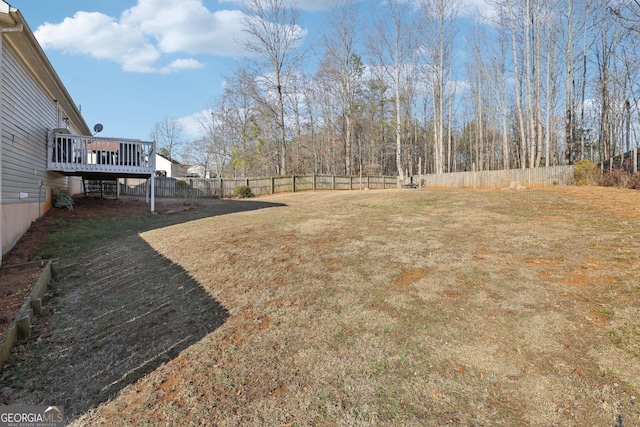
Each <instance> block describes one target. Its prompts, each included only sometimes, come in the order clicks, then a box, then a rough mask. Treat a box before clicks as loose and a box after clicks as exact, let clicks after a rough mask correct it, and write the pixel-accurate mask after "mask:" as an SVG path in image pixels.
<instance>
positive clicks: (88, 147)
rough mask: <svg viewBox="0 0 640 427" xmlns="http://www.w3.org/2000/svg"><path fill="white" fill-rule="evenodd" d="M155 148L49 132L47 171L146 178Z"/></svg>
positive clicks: (87, 176)
mask: <svg viewBox="0 0 640 427" xmlns="http://www.w3.org/2000/svg"><path fill="white" fill-rule="evenodd" d="M155 149H156V147H155V142H149V141H140V140H136V139H124V138H104V137H95V136H86V135H71V134H67V133H54V132H50V133H49V140H48V144H47V168H48V169H49V170H50V171H54V172H58V173H61V174H64V175H67V176H82V177H83V178H84V179H114V178H116V177H117V178H144V177H147V178H149V177H152V176H153V175H154V173H155V169H156V167H155V155H154V154H155Z"/></svg>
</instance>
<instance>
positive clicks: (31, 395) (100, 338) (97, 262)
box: [0, 201, 282, 420]
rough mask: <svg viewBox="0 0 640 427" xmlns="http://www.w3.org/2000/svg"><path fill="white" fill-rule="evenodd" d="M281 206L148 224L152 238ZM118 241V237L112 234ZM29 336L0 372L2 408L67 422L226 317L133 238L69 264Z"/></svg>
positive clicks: (248, 206)
mask: <svg viewBox="0 0 640 427" xmlns="http://www.w3.org/2000/svg"><path fill="white" fill-rule="evenodd" d="M275 206H282V205H278V204H272V203H264V202H255V201H246V202H238V201H228V202H225V201H220V202H219V203H214V204H212V205H211V206H201V207H199V208H198V209H195V210H192V211H185V212H179V213H174V214H165V215H159V216H156V217H154V218H153V219H152V220H151V221H150V222H149V223H147V225H146V226H145V227H144V228H146V229H151V228H158V227H162V226H166V225H171V224H177V223H181V222H187V221H191V220H194V219H199V218H204V217H210V216H215V215H222V214H230V213H234V212H242V211H248V210H255V209H262V208H269V207H275ZM116 235H117V233H116ZM61 263H62V264H63V266H64V265H66V267H63V269H62V275H61V278H60V279H59V280H58V282H57V283H56V284H55V285H54V287H53V290H52V296H51V299H50V300H49V301H48V302H46V306H47V311H48V314H47V315H46V316H45V317H44V319H40V320H38V322H39V324H38V326H37V329H38V330H37V331H36V334H35V336H34V337H33V338H32V339H31V340H30V341H29V342H28V343H25V344H24V345H23V346H21V347H20V348H18V350H17V351H16V352H14V355H12V357H11V359H10V360H9V361H8V363H7V365H5V368H4V369H3V375H2V383H3V387H2V389H1V390H0V397H1V398H2V399H1V400H2V402H1V403H4V404H13V405H23V404H42V405H61V406H64V408H65V413H66V415H67V417H68V420H73V419H75V418H77V417H78V416H80V415H82V414H83V413H85V412H86V411H88V410H90V409H92V408H95V407H96V406H98V405H99V404H100V403H102V402H105V401H107V400H108V399H110V398H111V397H113V396H114V395H116V394H117V393H118V392H119V391H120V390H122V389H123V388H124V387H126V386H127V385H129V384H132V383H134V382H135V381H137V380H138V379H140V378H141V377H143V376H144V375H145V374H147V373H149V372H151V371H153V370H155V369H156V368H157V367H158V366H160V365H161V364H163V363H166V362H168V361H170V360H171V359H173V358H174V357H176V356H177V355H178V354H179V353H180V352H181V351H182V350H184V349H186V348H188V347H189V346H191V345H192V344H194V343H196V342H198V341H199V340H201V339H202V338H203V337H204V336H206V335H207V334H209V333H211V332H213V331H214V330H216V329H217V328H219V327H220V326H221V325H222V324H223V323H224V322H225V320H226V319H227V317H228V316H229V313H228V311H227V310H226V309H225V308H224V307H222V306H221V305H220V303H219V302H218V301H216V300H215V299H213V298H212V297H211V296H210V295H209V294H208V293H207V292H206V291H205V290H204V289H203V287H202V286H201V285H200V284H199V283H198V282H197V281H195V280H194V279H193V278H192V277H191V276H189V274H188V273H187V272H186V271H185V270H184V269H183V268H182V267H181V266H179V265H177V264H174V263H172V262H171V261H169V260H168V259H167V258H165V257H164V256H162V255H161V254H159V253H158V252H156V251H155V250H153V249H152V248H151V247H150V246H149V245H148V244H147V243H146V242H145V241H144V240H142V239H141V238H140V237H138V233H137V232H136V233H128V234H126V235H123V234H122V233H121V235H120V237H117V236H116V237H114V238H113V239H111V240H110V241H107V242H101V244H100V245H96V246H95V247H93V248H92V249H91V250H89V251H87V252H86V253H84V254H82V255H80V256H79V257H78V258H77V259H75V260H69V259H65V258H64V257H63V259H62V261H61Z"/></svg>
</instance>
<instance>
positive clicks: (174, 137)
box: [149, 114, 184, 160]
mask: <svg viewBox="0 0 640 427" xmlns="http://www.w3.org/2000/svg"><path fill="white" fill-rule="evenodd" d="M183 133H184V125H183V124H182V122H180V121H179V120H177V119H172V118H169V116H168V115H167V114H165V115H164V116H163V117H162V119H160V120H158V121H157V122H156V123H155V125H154V126H153V129H152V130H151V132H150V133H149V138H151V139H152V140H153V141H155V142H156V144H157V147H158V148H157V149H158V153H159V154H160V155H162V156H165V157H167V158H168V159H170V160H173V159H175V156H176V155H177V154H178V153H179V151H180V150H181V148H182V146H183V143H184V141H183V139H182V138H183Z"/></svg>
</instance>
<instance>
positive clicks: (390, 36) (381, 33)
mask: <svg viewBox="0 0 640 427" xmlns="http://www.w3.org/2000/svg"><path fill="white" fill-rule="evenodd" d="M384 5H385V6H388V10H387V8H386V7H385V8H381V9H382V11H383V12H387V13H388V15H387V16H379V17H378V19H377V21H376V26H375V36H373V37H372V38H371V39H370V40H369V48H370V50H371V51H372V52H373V54H374V56H375V57H376V60H377V61H378V63H379V66H380V67H382V69H384V70H385V71H386V73H387V75H388V76H389V77H390V78H391V81H392V85H393V96H394V103H395V120H394V122H393V127H394V129H395V137H396V153H395V154H396V155H395V158H396V167H397V170H398V177H399V178H400V179H401V180H403V179H404V178H405V173H404V168H403V163H402V145H403V135H404V131H405V130H404V128H405V124H404V121H403V114H402V106H403V104H402V97H403V88H404V87H405V85H404V82H405V79H406V78H407V71H408V66H409V65H410V63H411V60H412V59H413V56H414V55H415V53H416V51H415V50H416V44H415V33H416V31H415V26H414V24H413V22H412V20H411V7H412V6H411V4H410V3H409V2H406V1H403V0H389V1H387V2H385V3H384ZM407 116H409V114H407Z"/></svg>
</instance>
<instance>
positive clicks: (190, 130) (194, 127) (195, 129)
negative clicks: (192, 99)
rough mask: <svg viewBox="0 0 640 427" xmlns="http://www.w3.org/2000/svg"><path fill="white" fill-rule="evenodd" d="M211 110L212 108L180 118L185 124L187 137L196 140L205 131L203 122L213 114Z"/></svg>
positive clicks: (183, 124)
mask: <svg viewBox="0 0 640 427" xmlns="http://www.w3.org/2000/svg"><path fill="white" fill-rule="evenodd" d="M211 111H212V110H211V109H205V110H201V111H198V112H197V113H194V114H191V115H190V116H186V117H181V118H179V119H178V121H179V122H180V123H181V124H182V126H183V131H184V136H185V137H186V138H187V139H191V140H194V139H197V138H200V137H201V136H202V135H203V134H204V133H205V128H204V126H203V123H204V122H205V121H206V120H207V119H208V118H209V117H210V116H211Z"/></svg>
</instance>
